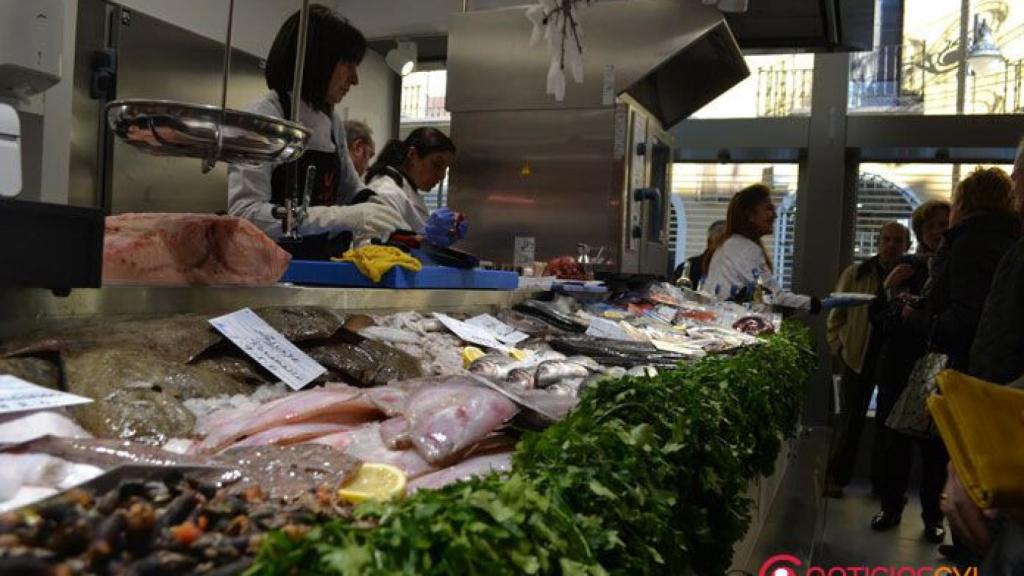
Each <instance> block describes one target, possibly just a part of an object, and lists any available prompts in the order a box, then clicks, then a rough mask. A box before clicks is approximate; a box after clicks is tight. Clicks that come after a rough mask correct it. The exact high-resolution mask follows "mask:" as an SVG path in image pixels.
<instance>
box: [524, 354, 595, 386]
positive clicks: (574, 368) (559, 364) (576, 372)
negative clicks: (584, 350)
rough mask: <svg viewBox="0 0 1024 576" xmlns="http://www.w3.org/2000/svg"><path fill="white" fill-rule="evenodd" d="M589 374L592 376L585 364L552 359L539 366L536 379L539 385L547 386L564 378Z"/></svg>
mask: <svg viewBox="0 0 1024 576" xmlns="http://www.w3.org/2000/svg"><path fill="white" fill-rule="evenodd" d="M587 376H590V371H589V370H587V368H586V367H585V366H582V365H580V364H577V363H575V362H570V361H564V360H552V361H548V362H544V363H542V364H541V365H540V366H538V367H537V372H536V374H535V379H536V384H537V386H538V387H540V388H546V387H548V386H550V385H552V384H555V383H556V382H560V381H562V380H566V379H571V378H581V379H582V378H586V377H587Z"/></svg>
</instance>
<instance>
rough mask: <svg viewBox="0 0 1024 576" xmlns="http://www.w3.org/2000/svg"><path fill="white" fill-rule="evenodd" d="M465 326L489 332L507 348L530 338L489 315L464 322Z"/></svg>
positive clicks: (482, 315)
mask: <svg viewBox="0 0 1024 576" xmlns="http://www.w3.org/2000/svg"><path fill="white" fill-rule="evenodd" d="M466 324H469V325H470V326H476V327H477V328H483V329H484V330H489V331H490V332H491V333H493V334H494V336H495V337H497V339H498V340H501V341H502V342H504V343H505V344H508V345H509V346H515V345H516V344H519V343H520V342H522V341H523V340H526V339H528V338H529V337H530V336H529V335H527V334H523V333H522V332H520V331H518V330H516V329H515V328H513V327H511V326H509V325H508V324H505V323H504V322H502V321H501V320H498V319H497V318H495V317H494V316H491V315H490V314H481V315H479V316H474V317H472V318H470V319H469V320H466Z"/></svg>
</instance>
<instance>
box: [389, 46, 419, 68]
mask: <svg viewBox="0 0 1024 576" xmlns="http://www.w3.org/2000/svg"><path fill="white" fill-rule="evenodd" d="M418 58H419V51H418V50H417V48H416V43H415V42H398V46H396V47H394V48H392V49H391V50H390V51H389V52H388V55H387V56H385V57H384V61H385V62H387V63H388V66H389V67H390V68H391V69H392V70H394V71H395V72H396V73H397V74H399V75H401V76H408V75H409V74H411V73H412V71H413V70H415V69H416V60H417V59H418Z"/></svg>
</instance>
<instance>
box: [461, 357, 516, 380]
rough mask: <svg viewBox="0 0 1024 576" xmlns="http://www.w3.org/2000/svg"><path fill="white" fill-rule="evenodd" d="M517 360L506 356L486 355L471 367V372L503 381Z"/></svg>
mask: <svg viewBox="0 0 1024 576" xmlns="http://www.w3.org/2000/svg"><path fill="white" fill-rule="evenodd" d="M513 362H515V360H514V359H513V358H510V357H508V356H506V355H504V354H495V353H492V354H486V355H484V356H481V357H479V358H477V359H476V360H474V361H473V362H472V363H470V365H469V371H470V372H471V373H473V374H479V375H480V376H483V377H484V378H494V379H501V378H505V377H506V376H507V375H508V372H509V370H510V368H508V366H510V365H511V364H512V363H513Z"/></svg>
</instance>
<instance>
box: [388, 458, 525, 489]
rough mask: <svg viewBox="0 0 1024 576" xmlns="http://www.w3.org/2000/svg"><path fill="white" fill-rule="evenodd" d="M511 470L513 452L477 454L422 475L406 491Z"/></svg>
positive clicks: (436, 487)
mask: <svg viewBox="0 0 1024 576" xmlns="http://www.w3.org/2000/svg"><path fill="white" fill-rule="evenodd" d="M510 470H512V453H511V452H500V453H497V454H487V455H485V456H475V457H473V458H469V459H467V460H463V461H462V462H459V463H458V464H456V465H454V466H449V467H448V468H442V469H441V470H438V471H437V472H432V473H430V474H427V475H424V476H420V477H419V478H417V479H415V480H413V481H412V482H410V483H409V484H408V486H407V487H406V493H407V494H412V493H414V492H416V491H417V490H437V489H438V488H443V487H445V486H447V485H449V484H454V483H456V482H461V481H463V480H468V479H469V478H473V477H475V476H486V475H488V474H490V473H491V472H508V471H510Z"/></svg>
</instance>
